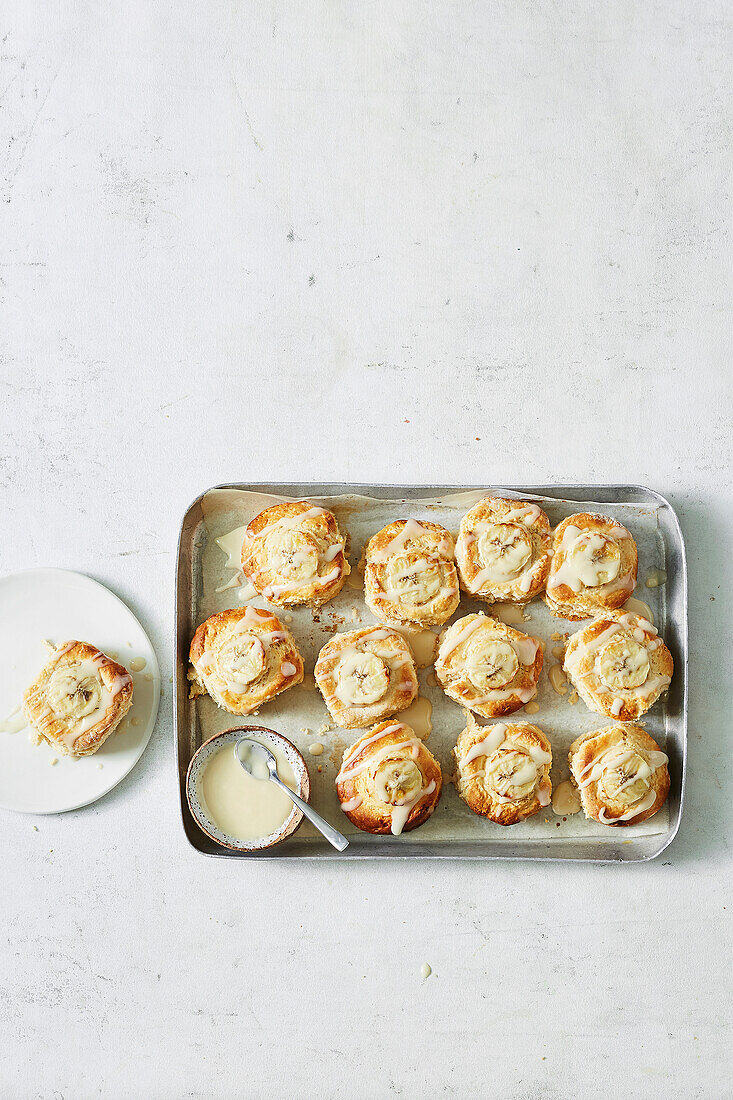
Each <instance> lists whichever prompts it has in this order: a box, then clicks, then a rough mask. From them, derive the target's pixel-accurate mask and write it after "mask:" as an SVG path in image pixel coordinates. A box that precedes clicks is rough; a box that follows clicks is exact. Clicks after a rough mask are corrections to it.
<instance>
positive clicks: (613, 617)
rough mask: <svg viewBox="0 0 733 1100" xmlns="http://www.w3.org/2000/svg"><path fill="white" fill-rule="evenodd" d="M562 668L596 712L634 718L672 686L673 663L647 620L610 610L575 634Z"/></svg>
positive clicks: (567, 648)
mask: <svg viewBox="0 0 733 1100" xmlns="http://www.w3.org/2000/svg"><path fill="white" fill-rule="evenodd" d="M563 668H564V670H565V672H566V674H567V676H568V678H569V679H570V680H571V682H572V683H573V685H574V687H575V689H576V691H577V692H578V695H579V696H580V697H581V699H583V701H584V702H585V704H586V705H587V706H588V707H590V709H591V710H593V711H595V712H596V714H602V715H604V716H605V717H606V718H619V719H621V721H623V722H633V721H634V720H635V719H636V718H640V717H641V715H642V714H646V712H647V711H648V710H649V708H650V707H651V706H653V704H654V703H655V702H656V701H657V699H658V698H659V696H660V695H661V694H662V692H663V691H665V690H666V689H667V688H668V687H669V684H670V681H671V679H672V671H673V669H674V662H673V660H672V654H671V653H670V652H669V650H668V649H667V647H666V645H665V644H664V642H663V641H662V639H661V638H660V637H659V635H658V634H657V631H656V628H655V627H654V625H653V624H652V623H650V622H649V620H648V619H643V618H641V616H639V615H633V614H632V613H631V612H629V611H607V612H605V613H604V614H603V615H599V616H598V618H597V619H594V620H593V622H592V623H588V625H587V626H584V627H583V629H582V630H579V631H578V632H577V634H573V635H572V636H571V638H570V640H569V641H568V643H567V646H566V648H565V657H564V661H563Z"/></svg>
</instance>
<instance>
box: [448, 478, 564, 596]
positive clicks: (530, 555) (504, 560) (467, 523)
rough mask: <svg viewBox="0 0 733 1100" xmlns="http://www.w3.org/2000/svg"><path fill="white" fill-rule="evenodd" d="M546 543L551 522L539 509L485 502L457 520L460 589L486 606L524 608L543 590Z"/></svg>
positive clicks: (493, 500) (498, 499)
mask: <svg viewBox="0 0 733 1100" xmlns="http://www.w3.org/2000/svg"><path fill="white" fill-rule="evenodd" d="M550 543H551V537H550V521H549V520H548V518H547V516H546V515H545V513H544V512H543V511H542V509H541V508H540V507H539V506H538V505H536V504H531V503H530V502H529V501H521V500H508V499H505V498H504V497H484V499H483V500H480V501H479V502H478V504H475V505H474V506H473V508H472V509H471V510H470V512H467V513H466V515H465V516H464V517H463V519H462V520H461V528H460V532H459V535H458V539H457V540H456V562H457V564H458V574H459V576H460V578H461V588H462V589H463V590H464V591H465V592H467V593H468V594H469V595H471V596H474V597H475V598H476V599H478V600H485V601H487V602H488V603H495V602H498V601H510V602H513V603H527V602H528V601H529V600H531V599H533V598H534V597H535V596H536V595H537V594H538V593H539V592H542V591H543V590H544V587H545V581H546V580H547V574H548V573H549V571H550Z"/></svg>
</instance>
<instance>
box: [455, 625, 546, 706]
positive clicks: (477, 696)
mask: <svg viewBox="0 0 733 1100" xmlns="http://www.w3.org/2000/svg"><path fill="white" fill-rule="evenodd" d="M541 669H542V646H541V645H540V643H539V641H538V640H537V638H532V637H530V636H529V635H528V634H522V632H521V631H519V630H515V629H514V628H513V627H511V626H507V624H506V623H502V622H499V621H498V620H497V619H492V618H489V617H488V616H486V615H485V614H484V613H483V612H479V613H478V614H475V615H465V616H464V617H463V618H462V619H456V621H455V622H454V623H452V624H451V625H450V626H449V627H448V628H447V629H446V630H444V631H443V633H442V634H441V635H440V646H439V648H438V659H437V661H436V662H435V675H436V677H437V678H438V680H439V682H440V684H441V686H442V688H443V691H444V692H445V693H446V695H448V696H449V697H450V698H451V699H455V701H456V702H457V703H460V704H461V706H464V707H467V708H468V709H469V710H473V711H475V712H476V714H480V715H481V716H482V717H483V718H496V717H498V716H499V715H502V714H513V713H514V711H515V710H519V709H520V707H523V706H524V705H525V703H528V702H529V701H530V699H532V698H533V696H535V695H536V694H537V682H538V680H539V676H540V671H541Z"/></svg>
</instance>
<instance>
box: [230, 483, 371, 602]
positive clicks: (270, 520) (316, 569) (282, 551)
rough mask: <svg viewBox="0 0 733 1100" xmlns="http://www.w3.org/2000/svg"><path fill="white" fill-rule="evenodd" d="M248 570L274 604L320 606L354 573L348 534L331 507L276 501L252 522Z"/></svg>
mask: <svg viewBox="0 0 733 1100" xmlns="http://www.w3.org/2000/svg"><path fill="white" fill-rule="evenodd" d="M242 571H243V572H244V575H245V576H246V577H247V578H248V579H249V581H250V582H251V583H252V584H253V585H254V587H255V589H256V590H257V592H259V593H260V595H261V596H264V597H265V599H266V600H269V601H270V602H271V603H274V604H277V605H278V606H280V607H295V606H297V605H300V604H304V605H307V606H308V607H320V606H321V604H324V603H326V601H327V600H331V599H333V597H334V596H335V595H337V593H339V592H340V591H341V589H342V588H343V586H344V582H345V581H346V578H347V577H348V575H349V573H350V572H351V569H350V566H349V563H348V561H347V559H346V536H345V535H343V534H342V533H341V532H340V531H339V525H338V522H337V520H336V517H335V516H334V514H333V512H329V511H328V510H327V509H326V508H321V507H319V506H318V505H313V504H310V503H309V502H308V501H307V500H299V501H291V502H289V503H286V504H275V505H274V506H273V507H272V508H266V509H265V511H264V512H260V514H259V515H258V516H255V518H254V519H253V520H251V522H250V523H249V524H248V526H247V530H246V531H245V533H244V540H243V542H242Z"/></svg>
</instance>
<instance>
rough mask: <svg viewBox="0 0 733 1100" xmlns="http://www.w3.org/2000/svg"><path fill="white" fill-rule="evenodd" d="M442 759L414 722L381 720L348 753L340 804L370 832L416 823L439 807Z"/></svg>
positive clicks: (339, 785)
mask: <svg viewBox="0 0 733 1100" xmlns="http://www.w3.org/2000/svg"><path fill="white" fill-rule="evenodd" d="M442 786H443V776H442V773H441V770H440V764H439V763H438V761H437V760H436V759H435V757H434V756H433V754H432V753H431V752H430V750H429V749H427V748H426V747H425V745H424V744H423V742H422V741H421V740H420V738H419V737H418V736H417V735H416V733H415V732H414V731H413V730H412V729H411V727H410V726H407V725H405V724H404V723H402V722H393V721H387V722H381V723H379V724H378V725H376V726H375V727H374V728H373V729H371V730H367V732H366V733H364V734H362V736H361V737H360V738H359V740H358V741H357V742H356V743H355V744H354V745H352V746H351V748H350V749H347V750H346V752H345V753H344V758H343V762H342V764H341V770H340V771H339V773H338V775H337V776H336V791H337V793H338V797H339V802H340V803H341V809H342V810H343V811H344V813H345V814H346V816H347V817H348V818H349V820H350V821H352V822H353V823H354V825H356V826H357V828H359V829H362V830H363V831H364V832H367V833H379V834H384V833H392V835H393V836H399V834H400V833H402V832H409V830H411V829H416V828H417V827H418V825H422V824H423V823H424V822H425V821H427V820H428V818H429V817H430V815H431V814H432V813H433V811H434V810H435V807H436V806H437V804H438V799H439V798H440V792H441V789H442Z"/></svg>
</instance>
